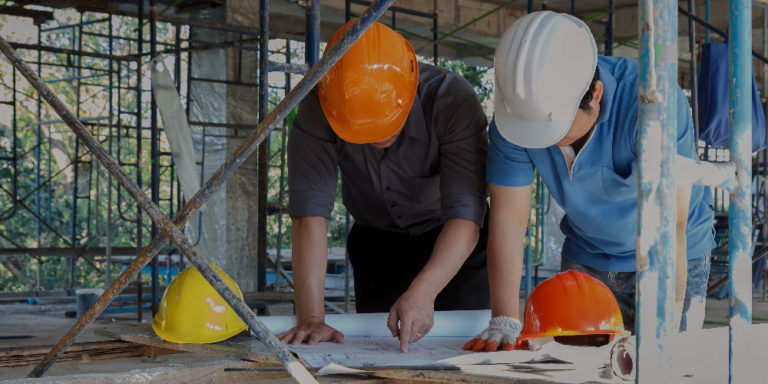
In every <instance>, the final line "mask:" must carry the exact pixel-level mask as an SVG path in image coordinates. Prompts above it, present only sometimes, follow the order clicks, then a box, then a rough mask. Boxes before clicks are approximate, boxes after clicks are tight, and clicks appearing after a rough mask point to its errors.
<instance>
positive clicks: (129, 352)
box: [0, 340, 178, 367]
mask: <svg viewBox="0 0 768 384" xmlns="http://www.w3.org/2000/svg"><path fill="white" fill-rule="evenodd" d="M50 350H51V346H47V345H44V346H34V347H5V348H0V367H19V366H25V365H34V364H37V363H39V362H40V360H42V359H43V357H44V356H45V355H46V354H47V353H48V351H50ZM171 353H178V351H177V350H174V349H167V348H158V347H155V346H147V345H144V344H137V343H130V342H126V341H122V340H107V341H94V342H88V343H76V344H73V345H72V346H70V347H69V348H67V350H66V351H65V352H64V353H62V354H61V355H59V359H58V360H56V362H57V363H58V362H82V361H90V360H109V359H119V358H123V357H143V356H158V355H167V354H171Z"/></svg>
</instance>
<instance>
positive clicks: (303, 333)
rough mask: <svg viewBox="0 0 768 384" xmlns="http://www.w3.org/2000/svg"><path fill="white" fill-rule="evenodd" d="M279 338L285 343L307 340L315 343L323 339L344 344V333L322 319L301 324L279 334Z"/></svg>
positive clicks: (309, 342) (310, 343)
mask: <svg viewBox="0 0 768 384" xmlns="http://www.w3.org/2000/svg"><path fill="white" fill-rule="evenodd" d="M277 338H278V339H279V340H280V341H281V342H282V343H283V344H301V343H304V342H306V343H307V344H309V345H315V344H317V343H319V342H321V341H332V342H334V343H340V344H344V334H342V333H341V332H339V331H337V330H335V329H334V328H332V327H330V326H328V324H326V323H324V322H322V321H319V322H310V323H304V324H299V325H297V326H296V327H293V328H291V329H290V330H288V331H285V332H283V333H281V334H279V335H277Z"/></svg>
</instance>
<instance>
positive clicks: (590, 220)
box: [486, 56, 715, 272]
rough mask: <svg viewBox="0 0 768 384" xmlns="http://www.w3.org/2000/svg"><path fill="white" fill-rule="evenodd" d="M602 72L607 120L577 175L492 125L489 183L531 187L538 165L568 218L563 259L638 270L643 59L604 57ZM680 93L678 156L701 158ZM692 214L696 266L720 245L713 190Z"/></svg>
mask: <svg viewBox="0 0 768 384" xmlns="http://www.w3.org/2000/svg"><path fill="white" fill-rule="evenodd" d="M598 67H599V68H600V80H601V81H602V82H603V87H604V91H603V98H602V100H601V101H600V116H599V117H598V119H597V124H596V126H595V129H594V131H593V134H592V138H591V139H590V140H589V141H588V142H587V143H586V145H585V146H584V147H583V148H582V149H581V151H580V152H579V154H578V156H577V157H576V161H575V162H574V164H573V168H572V176H569V175H568V169H567V167H566V163H565V158H564V157H563V154H562V152H561V151H560V148H558V147H557V146H551V147H548V148H541V149H529V148H523V147H520V146H517V145H515V144H512V143H510V142H509V141H507V140H506V139H504V137H502V136H501V134H500V133H499V131H498V129H497V128H496V122H495V121H493V122H492V123H491V125H490V128H489V138H490V144H489V147H488V164H487V174H486V179H487V181H488V183H491V184H496V185H501V186H514V187H517V186H526V185H529V184H531V183H532V182H533V172H534V167H535V168H536V170H538V172H539V174H540V175H541V178H542V180H543V181H544V184H545V185H546V186H547V188H548V189H549V191H550V192H551V194H552V197H553V198H554V199H555V201H557V203H558V204H560V206H562V207H563V209H564V210H565V212H566V215H565V216H564V217H563V220H562V221H561V222H560V229H561V230H562V231H563V233H564V234H565V242H564V244H563V255H564V256H566V257H568V258H569V259H571V260H573V261H576V262H577V263H580V264H583V265H586V266H589V267H592V268H596V269H599V270H604V271H614V272H632V271H635V269H636V264H635V250H636V248H637V193H638V173H637V161H638V151H637V144H638V143H637V112H638V111H637V108H638V101H637V95H638V79H637V69H638V68H637V61H636V60H632V59H627V58H621V57H603V56H600V57H599V58H598ZM678 90H679V93H678V97H677V103H678V108H677V111H678V114H677V127H678V141H677V152H678V154H680V155H682V156H685V157H688V158H692V159H698V156H697V154H696V146H695V143H694V127H693V121H692V118H691V113H690V108H689V106H688V100H687V99H686V97H685V95H684V94H683V92H682V90H680V89H679V87H678ZM491 203H493V202H491ZM688 212H689V213H688V227H687V230H686V236H687V240H688V259H689V260H692V259H696V258H699V257H702V256H703V255H705V254H706V253H707V252H708V251H710V250H711V249H712V248H714V246H715V242H714V235H713V218H714V212H713V209H712V194H711V192H710V189H709V188H708V187H702V186H693V187H692V189H691V203H690V207H689V211H688Z"/></svg>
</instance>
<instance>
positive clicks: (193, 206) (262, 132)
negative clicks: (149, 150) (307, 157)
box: [0, 0, 394, 381]
mask: <svg viewBox="0 0 768 384" xmlns="http://www.w3.org/2000/svg"><path fill="white" fill-rule="evenodd" d="M393 2H394V0H380V1H378V2H376V3H375V4H373V5H371V6H370V7H369V8H368V10H366V12H365V14H364V15H363V16H362V17H361V18H360V20H358V21H357V22H356V23H355V24H354V25H353V26H352V27H351V28H350V29H349V30H348V31H347V32H346V33H345V34H344V36H342V38H341V39H340V40H339V41H338V42H337V44H335V45H334V46H333V47H331V48H330V49H329V50H328V51H327V52H326V54H325V55H324V56H323V58H322V59H321V60H320V61H319V62H318V63H317V65H315V66H314V67H313V68H312V69H311V70H310V71H309V72H308V73H307V75H306V76H305V77H304V78H303V79H302V81H301V82H300V83H299V84H298V85H297V86H296V88H294V89H293V90H291V92H290V93H289V94H288V95H287V96H286V98H285V99H284V100H283V101H282V102H281V103H280V104H279V105H278V106H277V107H276V108H275V109H274V110H273V111H272V112H271V113H270V114H268V115H267V116H266V118H265V119H264V120H263V121H262V123H261V124H260V125H259V128H258V129H256V130H254V131H253V132H252V133H251V134H250V135H249V136H248V137H247V138H246V139H245V140H244V141H243V144H242V145H241V147H240V148H238V150H237V151H235V153H234V155H233V156H232V157H231V158H230V159H228V160H227V161H226V162H225V163H224V164H223V165H222V166H221V168H219V170H218V171H217V172H216V173H215V174H214V175H213V176H212V177H211V178H210V179H208V181H206V183H205V185H204V186H203V187H202V188H201V189H200V190H199V191H198V192H197V193H196V194H195V196H194V197H193V198H192V199H191V200H190V201H189V202H188V203H187V204H185V205H184V207H183V208H182V209H181V210H180V211H179V213H178V214H177V216H176V221H175V223H174V222H171V221H170V219H168V218H167V217H165V215H164V214H163V213H162V211H160V209H159V208H158V207H157V206H156V205H154V204H152V202H151V201H150V200H149V198H148V197H147V196H146V195H145V194H144V193H143V192H142V191H141V190H140V189H138V188H137V186H136V184H135V182H134V181H133V180H132V179H130V177H129V176H128V175H127V174H125V172H123V171H122V169H120V167H119V165H118V164H117V162H115V160H114V159H113V158H112V157H111V156H110V155H109V154H108V153H107V152H106V151H105V150H104V149H103V148H102V147H101V146H100V145H98V143H95V142H94V140H93V137H92V136H90V133H89V132H88V131H87V130H86V129H85V128H84V127H83V126H82V124H81V123H80V122H79V121H77V119H75V118H74V117H73V116H72V114H71V113H70V112H69V111H68V110H67V108H66V106H64V105H63V104H62V103H61V101H60V100H58V99H57V98H56V96H55V95H53V93H52V92H51V91H50V89H49V88H48V87H47V86H46V85H45V84H44V83H43V82H41V81H40V79H39V77H38V76H37V75H36V74H35V73H34V72H33V71H32V70H31V69H30V68H29V67H28V66H27V65H26V63H24V61H23V60H22V59H21V58H19V57H18V56H17V55H16V53H15V52H14V51H13V49H12V48H11V47H10V45H8V43H7V42H6V41H5V39H3V38H2V37H0V50H2V51H3V53H4V54H5V55H6V56H7V57H8V58H9V59H10V60H11V62H12V63H13V65H14V66H15V67H17V68H19V69H20V70H21V72H22V73H23V74H24V76H25V77H27V79H28V80H29V81H30V83H31V84H32V85H33V86H34V87H35V88H36V89H37V90H38V92H39V93H40V94H41V96H43V98H44V99H45V100H46V101H47V102H48V103H49V104H51V106H52V107H53V108H54V109H55V110H56V112H57V113H59V114H60V115H61V117H62V118H63V119H64V120H65V121H66V122H67V124H68V125H69V126H70V127H71V128H72V129H73V130H74V131H75V132H76V133H77V134H78V135H79V136H81V139H83V140H84V141H86V142H88V144H89V149H90V150H91V152H92V153H93V154H94V155H95V156H96V157H97V158H98V159H99V161H101V162H102V163H103V164H104V165H105V167H106V168H107V169H108V170H109V171H110V173H111V174H112V175H113V176H115V177H116V179H117V180H118V181H119V182H120V183H121V185H123V186H124V187H125V188H126V189H127V190H129V192H131V194H132V196H133V197H134V199H136V201H137V203H139V204H140V205H141V206H142V208H144V209H145V210H146V211H147V212H148V213H149V214H150V216H151V217H152V220H153V221H154V222H155V223H156V224H157V225H158V226H159V227H161V229H162V233H161V234H159V235H158V236H157V237H156V238H155V239H153V241H152V243H151V244H150V246H148V247H147V248H146V249H144V251H142V253H141V254H140V255H139V256H138V257H137V258H136V259H135V260H134V262H133V263H131V265H130V266H129V267H128V268H127V269H126V270H125V271H123V273H122V274H121V275H120V276H119V277H118V279H117V280H116V281H115V282H114V283H113V284H112V285H111V286H110V287H109V288H108V289H107V291H106V292H105V293H104V294H103V295H102V296H101V297H100V298H99V299H98V300H97V302H96V303H95V304H94V305H93V307H91V309H90V310H89V311H88V312H87V313H86V314H85V315H84V316H83V317H82V318H81V319H80V320H79V321H78V322H77V323H76V324H75V326H74V327H73V328H72V329H70V331H69V332H68V333H67V334H66V335H65V336H64V337H63V338H62V339H61V340H59V342H58V343H57V344H56V346H54V347H53V348H52V349H51V351H50V352H49V353H48V354H47V355H46V357H45V358H44V359H43V361H41V362H40V363H39V364H38V365H37V366H36V367H35V368H34V369H33V371H32V372H31V373H30V377H39V376H41V375H42V374H44V373H45V371H46V370H47V369H48V368H49V367H50V366H51V365H52V364H53V362H54V361H55V359H56V357H57V356H58V354H59V353H60V352H61V351H62V350H64V349H65V348H66V347H68V346H69V345H70V344H71V343H72V341H73V339H74V337H75V336H77V334H79V333H80V331H81V330H82V329H83V328H84V327H85V326H86V325H87V324H89V323H90V322H91V321H92V320H93V319H94V318H95V317H96V316H98V315H99V314H100V313H101V311H102V310H103V309H104V308H105V307H106V306H107V305H108V304H109V303H110V302H111V301H112V300H113V299H114V297H115V296H116V295H117V294H118V293H119V292H120V291H121V290H122V289H123V288H125V286H126V285H127V284H128V282H129V281H131V280H132V279H133V278H134V277H135V276H136V274H138V272H139V271H140V270H141V268H143V267H144V266H145V265H146V264H147V263H148V262H149V261H150V260H151V259H152V257H154V256H155V255H156V254H157V253H158V251H159V249H160V243H162V242H163V241H164V239H165V237H169V238H170V239H171V241H172V242H173V243H174V244H176V245H177V246H178V247H179V249H180V250H181V251H182V253H183V254H184V255H185V256H186V257H187V258H188V259H189V260H190V261H191V262H192V263H193V264H194V265H195V266H196V267H197V268H198V270H200V272H201V274H202V275H203V276H204V277H205V278H206V280H208V281H209V282H210V283H211V284H212V285H213V287H214V288H215V289H216V290H217V292H219V293H220V294H221V295H222V297H223V298H224V299H225V300H226V301H227V302H228V303H229V304H230V306H232V308H233V309H234V310H235V312H237V313H238V315H239V316H240V317H242V318H243V320H244V321H245V322H246V323H247V324H248V325H249V327H251V329H252V330H253V331H254V332H255V333H256V334H257V336H259V338H260V339H261V340H262V341H264V342H265V344H267V345H268V346H269V347H270V348H272V350H273V351H274V352H275V354H276V355H277V357H278V358H279V359H280V360H281V362H283V363H284V364H285V365H286V368H287V369H288V371H289V372H290V373H291V374H292V375H293V376H294V378H296V379H297V380H303V381H314V378H312V377H311V375H309V373H308V372H307V371H306V369H305V368H304V367H303V366H301V364H300V363H298V361H296V360H295V358H294V357H293V356H292V355H291V354H290V352H288V350H287V349H286V348H285V347H284V346H283V345H282V344H281V343H280V342H279V341H278V340H277V339H276V338H275V337H274V335H272V334H271V333H270V332H269V330H268V329H266V327H264V325H263V324H262V323H261V322H260V321H259V320H258V319H257V318H256V315H255V314H254V313H253V312H252V311H251V310H250V309H249V308H248V307H247V306H246V305H245V303H244V302H243V301H242V300H240V299H239V298H238V297H237V296H236V295H235V294H234V292H232V290H231V289H229V287H228V286H227V285H226V284H225V283H224V281H223V280H222V279H221V278H220V277H219V276H218V274H216V273H215V272H214V271H213V269H212V268H211V267H210V266H209V265H208V263H206V262H205V260H204V259H203V257H202V256H201V255H200V254H199V252H197V250H195V249H194V247H193V246H192V245H191V244H190V243H189V241H188V240H187V239H186V238H185V237H184V236H183V234H182V233H181V232H180V231H179V229H178V228H179V227H181V226H183V225H184V224H185V223H186V221H187V220H188V219H189V217H190V216H192V215H193V214H194V213H196V212H197V211H198V210H199V209H200V207H201V206H202V204H203V203H204V202H205V201H206V200H207V199H208V198H209V197H210V196H211V195H212V194H213V192H215V191H216V189H217V188H218V187H219V186H221V185H222V184H223V183H224V182H225V181H226V179H227V178H228V177H229V176H231V175H232V173H234V171H235V170H236V169H237V168H238V167H239V166H240V165H241V164H242V163H243V162H244V161H245V159H247V158H248V156H249V155H251V154H252V153H253V152H254V150H255V149H256V148H257V147H258V145H259V144H260V143H261V142H262V141H263V140H264V139H265V138H266V137H267V136H268V135H269V132H270V131H271V129H273V128H274V127H275V126H277V124H278V123H279V122H281V121H282V120H284V119H285V118H286V117H287V115H288V113H289V112H290V110H291V109H293V107H295V106H296V105H297V104H298V103H299V101H301V99H303V98H304V96H306V95H307V94H308V93H309V92H310V91H311V89H312V88H313V87H314V86H315V85H316V84H317V83H318V82H319V80H320V78H321V77H322V76H323V75H324V74H325V73H326V72H327V71H328V70H330V68H331V67H333V65H334V64H335V63H336V62H337V61H338V60H339V59H340V58H341V57H342V56H343V55H344V53H345V52H346V51H347V50H348V49H349V47H350V46H351V45H353V44H354V43H355V42H356V41H357V39H359V37H360V36H361V35H362V33H363V32H365V30H367V29H368V27H370V26H371V25H372V24H373V22H375V21H376V20H377V19H378V18H379V17H380V16H381V15H382V14H383V13H384V12H385V11H386V10H387V8H388V7H389V6H390V5H392V3H393ZM89 139H90V140H89Z"/></svg>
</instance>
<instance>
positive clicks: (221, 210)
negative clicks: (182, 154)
mask: <svg viewBox="0 0 768 384" xmlns="http://www.w3.org/2000/svg"><path fill="white" fill-rule="evenodd" d="M190 16H191V17H192V18H193V19H195V20H199V21H208V22H221V21H223V20H224V12H223V9H221V10H219V9H213V10H206V11H201V12H196V13H194V14H193V15H190ZM225 37H226V36H225V35H224V34H223V33H215V32H213V31H211V30H205V29H199V28H192V30H191V36H190V38H191V39H193V40H205V41H221V40H223V39H224V38H225ZM191 59H192V60H191V62H190V75H191V76H192V77H195V78H205V79H216V80H226V79H227V73H226V71H225V68H224V65H223V63H225V61H226V52H225V50H224V49H221V48H209V49H200V50H194V51H193V52H192V56H191ZM189 94H190V100H189V103H190V104H189V105H190V107H189V108H190V112H189V119H190V121H204V122H212V123H225V122H226V121H227V114H226V106H227V86H226V85H225V84H220V83H211V82H204V81H190V85H189ZM190 128H191V133H192V144H193V146H194V149H195V160H196V161H197V163H198V164H199V163H200V162H204V169H203V177H202V179H203V180H207V179H208V178H209V177H210V176H211V175H212V174H213V173H214V172H215V171H216V170H217V169H218V168H219V167H220V166H221V164H222V163H223V162H224V161H225V159H226V155H227V152H226V148H227V140H226V137H225V134H226V130H224V129H222V128H217V127H211V126H206V127H202V126H199V125H195V124H191V125H190ZM203 128H205V137H203ZM228 190H229V188H228V185H223V186H221V187H220V188H219V190H218V191H217V192H216V193H215V194H214V195H213V196H211V198H210V199H208V201H207V202H206V203H205V205H204V206H203V209H202V229H200V228H198V216H195V217H194V218H192V219H191V220H190V225H189V227H188V231H189V238H190V239H191V240H192V241H193V242H194V243H195V245H196V246H197V249H198V250H200V252H201V253H202V254H203V256H205V257H206V259H207V260H209V261H210V262H212V263H214V264H216V265H217V266H219V267H220V268H222V269H224V270H225V271H226V272H227V273H230V274H231V273H233V272H236V271H237V268H230V267H229V266H228V265H227V264H228V263H227V249H228V245H229V243H228V241H227V236H226V223H227V221H228V220H227V209H226V197H227V194H228ZM233 278H235V279H237V278H236V277H234V276H233Z"/></svg>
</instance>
